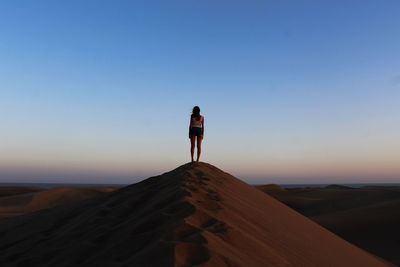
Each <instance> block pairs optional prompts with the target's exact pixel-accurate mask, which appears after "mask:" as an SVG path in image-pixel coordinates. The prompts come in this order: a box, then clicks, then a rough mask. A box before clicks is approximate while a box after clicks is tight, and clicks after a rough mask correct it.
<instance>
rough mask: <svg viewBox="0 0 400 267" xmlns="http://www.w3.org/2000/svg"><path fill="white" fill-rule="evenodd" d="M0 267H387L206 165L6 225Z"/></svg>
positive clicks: (0, 243)
mask: <svg viewBox="0 0 400 267" xmlns="http://www.w3.org/2000/svg"><path fill="white" fill-rule="evenodd" d="M0 236H1V237H2V238H1V239H0V250H1V251H2V253H1V254H0V265H1V266H163V267H165V266H215V267H217V266H218V267H223V266H248V267H257V266H307V267H312V266H319V267H322V266H340V267H343V266H354V267H357V266H360V267H361V266H362V267H365V266H388V265H387V264H385V263H383V261H381V260H379V259H377V258H376V257H374V256H372V255H370V254H368V253H366V252H364V251H363V250H361V249H359V248H357V247H355V246H353V245H351V244H349V243H347V242H346V241H344V240H342V239H340V238H339V237H337V236H335V235H334V234H332V233H330V232H328V231H327V230H325V229H324V228H322V227H320V226H319V225H317V224H316V223H314V222H312V221H310V220H309V219H307V218H305V217H303V216H302V215H300V214H298V213H296V212H295V211H293V210H291V209H290V208H288V207H286V206H285V205H283V204H281V203H280V202H278V201H277V200H275V199H273V198H271V197H269V196H268V195H266V194H264V193H262V192H261V191H259V190H257V189H255V188H253V187H252V186H249V185H247V184H246V183H244V182H242V181H240V180H238V179H236V178H234V177H233V176H231V175H229V174H227V173H224V172H223V171H221V170H219V169H217V168H215V167H213V166H211V165H209V164H205V163H200V164H186V165H183V166H181V167H179V168H177V169H175V170H173V171H171V172H168V173H165V174H163V175H161V176H156V177H152V178H149V179H146V180H144V181H142V182H140V183H137V184H134V185H131V186H128V187H125V188H122V189H120V190H118V191H116V192H113V193H111V194H109V195H105V196H101V197H99V198H96V199H92V200H88V201H86V202H84V203H79V204H76V205H66V206H65V205H64V206H59V207H56V208H53V209H47V210H43V211H40V212H37V213H35V214H31V215H24V216H19V217H15V218H11V219H7V220H3V221H1V222H0Z"/></svg>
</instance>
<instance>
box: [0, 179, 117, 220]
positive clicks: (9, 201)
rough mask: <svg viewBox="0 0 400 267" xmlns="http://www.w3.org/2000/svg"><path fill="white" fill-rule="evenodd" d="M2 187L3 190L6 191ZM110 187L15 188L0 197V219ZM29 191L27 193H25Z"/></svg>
mask: <svg viewBox="0 0 400 267" xmlns="http://www.w3.org/2000/svg"><path fill="white" fill-rule="evenodd" d="M7 190H8V188H4V189H3V190H2V191H3V192H8V191H7ZM112 190H113V189H112V188H78V187H58V188H54V189H36V190H33V191H29V190H26V189H25V188H22V189H21V190H18V189H15V190H12V191H11V192H14V194H11V193H9V194H7V195H9V196H5V197H1V198H0V219H1V218H6V217H13V216H17V215H22V214H26V213H31V212H35V211H38V210H42V209H47V208H51V207H55V206H58V205H65V204H70V203H75V202H80V201H84V200H87V199H90V198H94V197H98V196H100V195H103V194H105V193H107V192H110V191H112ZM26 192H29V193H26Z"/></svg>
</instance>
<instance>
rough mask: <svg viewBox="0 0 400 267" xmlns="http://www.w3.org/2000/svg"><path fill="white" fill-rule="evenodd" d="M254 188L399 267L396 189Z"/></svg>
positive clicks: (399, 205)
mask: <svg viewBox="0 0 400 267" xmlns="http://www.w3.org/2000/svg"><path fill="white" fill-rule="evenodd" d="M257 188H259V189H261V190H263V191H264V192H266V193H268V194H269V195H271V196H273V197H275V198H276V199H278V200H280V201H282V202H283V203H285V204H286V205H288V206H290V207H292V208H293V209H295V210H297V211H299V212H301V213H302V214H304V215H306V216H308V217H309V218H311V219H312V220H314V221H315V222H317V223H319V224H320V225H322V226H324V227H325V228H327V229H329V230H330V231H332V232H334V233H336V234H338V235H339V236H341V237H342V238H344V239H346V240H348V241H350V242H351V243H353V244H356V245H357V246H359V247H361V248H363V249H365V250H368V251H370V252H372V253H374V254H376V255H378V256H380V257H382V258H385V259H387V260H389V261H391V262H393V263H394V264H396V265H400V254H399V251H400V244H399V242H398V240H400V235H399V231H398V226H399V225H400V187H379V186H373V187H371V186H368V187H363V188H349V187H343V186H327V187H325V188H296V189H287V190H286V191H285V192H278V191H276V190H272V189H271V187H269V186H262V187H259V186H257Z"/></svg>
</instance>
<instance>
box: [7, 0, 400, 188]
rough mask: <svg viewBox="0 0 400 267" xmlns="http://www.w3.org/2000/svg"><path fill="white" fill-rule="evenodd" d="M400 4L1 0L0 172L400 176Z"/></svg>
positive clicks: (123, 177) (83, 178)
mask: <svg viewBox="0 0 400 267" xmlns="http://www.w3.org/2000/svg"><path fill="white" fill-rule="evenodd" d="M399 14H400V2H399V1H395V0H392V1H386V0H385V1H365V0H364V1H277V0H276V1H261V0H260V1H258V0H254V1H215V0H213V1H198V0H190V1H187V0H185V1H183V0H182V1H161V0H160V1H149V0H147V1H111V0H110V1H100V0H96V1H94V0H93V1H84V0H79V1H71V0H68V1H50V0H48V1H33V0H32V1H2V3H1V4H0V107H1V112H0V182H17V181H22V182H62V183H64V182H93V183H96V182H110V183H113V182H116V183H127V182H134V181H136V180H137V179H140V178H145V177H148V176H150V175H155V174H159V173H160V172H164V171H168V170H170V169H172V168H174V167H176V166H178V165H180V164H183V163H185V162H187V161H188V160H189V139H188V138H187V128H188V120H189V114H190V111H191V108H192V107H193V106H194V105H199V106H200V107H201V108H202V111H203V114H204V116H205V118H206V119H205V122H206V135H205V140H204V148H203V149H204V157H203V160H204V161H206V162H209V163H211V164H214V165H216V166H218V167H220V168H222V169H224V170H225V171H227V172H230V173H232V174H234V175H236V176H238V177H241V178H243V179H245V180H246V181H249V182H260V183H264V182H266V183H268V182H275V183H306V182H310V183H314V182H321V183H325V182H337V183H344V182H349V183H351V182H400V139H399V136H400V135H399V134H400V104H399V103H400V49H399V48H400V30H399V29H400V16H399Z"/></svg>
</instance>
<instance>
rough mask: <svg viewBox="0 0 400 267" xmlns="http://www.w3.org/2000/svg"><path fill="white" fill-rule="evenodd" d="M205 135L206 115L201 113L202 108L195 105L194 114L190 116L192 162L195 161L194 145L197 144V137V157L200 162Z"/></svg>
mask: <svg viewBox="0 0 400 267" xmlns="http://www.w3.org/2000/svg"><path fill="white" fill-rule="evenodd" d="M203 136H204V117H203V116H201V115H200V108H199V107H198V106H195V107H194V108H193V112H192V115H191V116H190V124H189V138H190V145H191V147H190V155H191V156H192V162H194V159H193V155H194V146H195V144H196V139H197V159H196V161H197V162H199V160H200V154H201V142H202V141H203Z"/></svg>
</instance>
